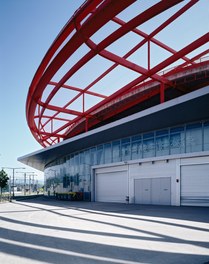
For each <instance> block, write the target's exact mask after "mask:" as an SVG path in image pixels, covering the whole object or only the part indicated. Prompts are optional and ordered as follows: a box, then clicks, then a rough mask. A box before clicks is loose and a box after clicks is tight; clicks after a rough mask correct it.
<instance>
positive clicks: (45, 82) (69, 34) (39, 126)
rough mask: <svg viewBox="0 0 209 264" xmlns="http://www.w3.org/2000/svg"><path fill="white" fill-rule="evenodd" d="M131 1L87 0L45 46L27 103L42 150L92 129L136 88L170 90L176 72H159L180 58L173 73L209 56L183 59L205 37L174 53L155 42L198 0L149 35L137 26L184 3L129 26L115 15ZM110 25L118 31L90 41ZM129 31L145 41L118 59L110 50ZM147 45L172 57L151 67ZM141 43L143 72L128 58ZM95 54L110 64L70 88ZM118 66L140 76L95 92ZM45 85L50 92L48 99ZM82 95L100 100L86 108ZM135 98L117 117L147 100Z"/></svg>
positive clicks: (157, 8)
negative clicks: (155, 85)
mask: <svg viewBox="0 0 209 264" xmlns="http://www.w3.org/2000/svg"><path fill="white" fill-rule="evenodd" d="M134 2H135V0H126V1H118V0H105V1H102V0H87V1H86V2H85V3H84V4H83V5H82V6H81V7H80V8H79V9H78V10H77V11H76V12H75V14H74V15H73V17H72V18H71V19H70V20H69V21H68V23H67V24H66V25H65V26H64V28H63V29H62V31H61V32H60V34H59V35H58V36H57V38H56V39H55V41H54V42H53V44H52V45H51V47H50V48H49V50H48V52H47V53H46V55H45V57H44V58H43V60H42V62H41V64H40V66H39V68H38V70H37V72H36V74H35V76H34V78H33V80H32V83H31V85H30V88H29V92H28V97H27V103H26V115H27V121H28V125H29V127H30V129H31V132H32V134H33V135H34V137H35V138H36V140H37V141H38V142H39V143H40V144H41V145H42V146H44V147H46V146H49V145H52V144H55V143H57V142H60V140H63V139H66V138H68V137H70V136H74V135H76V134H78V133H82V132H84V131H86V130H88V129H91V128H92V127H93V126H94V125H97V124H99V123H100V122H101V120H100V117H99V116H98V113H99V111H101V109H104V108H107V107H108V104H110V103H111V104H114V102H116V101H117V100H120V98H121V97H122V96H126V97H127V96H128V93H130V91H134V90H136V89H138V90H139V89H142V90H143V89H144V88H143V87H144V82H146V83H149V82H153V83H156V82H157V83H159V84H160V85H161V84H162V85H163V86H162V85H161V87H164V86H166V89H167V88H168V87H174V86H175V85H174V83H173V82H172V81H171V80H170V79H169V78H170V77H169V76H171V75H172V74H173V73H174V72H175V69H171V70H170V75H169V74H168V72H167V73H166V74H162V73H160V72H161V71H163V70H165V69H167V68H169V66H170V65H171V64H172V63H174V62H176V61H177V60H179V59H182V60H183V61H184V62H183V63H182V64H181V65H178V66H177V67H176V69H178V71H179V70H182V71H183V70H184V69H185V67H186V66H187V67H188V66H190V65H196V64H197V62H196V59H197V58H198V59H199V58H200V57H201V56H202V55H205V54H206V53H207V52H206V51H205V52H201V53H200V55H199V56H198V55H196V56H195V57H194V58H189V57H187V55H188V54H189V53H191V52H192V51H194V50H196V49H198V48H199V47H200V46H203V45H204V44H206V43H207V42H208V41H209V34H208V33H207V34H205V35H203V36H202V37H200V38H198V39H196V40H195V41H193V42H192V43H190V44H189V45H187V46H185V47H183V48H182V49H180V50H174V49H173V48H171V47H169V46H168V45H166V44H164V43H163V42H161V41H159V40H158V39H157V38H156V35H157V34H158V33H159V32H161V31H162V30H164V29H165V28H166V27H168V26H169V25H170V24H171V23H172V22H173V21H174V20H176V19H178V18H179V17H181V16H182V15H183V14H184V12H186V11H187V10H188V9H189V8H191V7H192V6H193V5H194V4H196V3H197V2H198V1H197V0H191V1H189V3H187V4H185V5H183V6H182V5H181V6H180V7H179V9H178V10H177V11H176V12H174V14H173V15H172V16H171V17H169V18H168V19H165V21H164V22H163V23H161V24H160V25H159V26H158V27H156V28H155V29H154V30H153V31H152V32H151V33H149V34H148V33H145V32H143V31H142V30H140V29H139V26H140V25H142V24H143V23H145V22H147V21H150V20H152V19H153V18H154V17H156V16H157V15H160V14H162V13H163V12H165V11H166V10H168V9H170V8H171V9H172V7H174V6H176V5H177V6H178V4H179V3H180V2H182V1H180V0H171V1H167V0H163V1H160V2H158V3H156V4H155V5H153V6H151V7H149V8H148V9H146V10H145V11H143V12H142V13H139V14H137V15H136V16H135V17H133V18H131V19H129V20H128V21H127V22H125V21H123V20H122V19H121V18H120V17H117V16H120V13H121V12H123V11H124V10H126V9H127V8H128V7H129V6H131V5H132V4H133V3H134ZM110 21H111V22H112V23H115V25H117V27H118V28H117V29H116V30H115V31H113V32H112V33H110V34H109V35H107V36H106V37H104V38H103V39H102V40H100V41H99V42H98V43H96V42H95V41H93V39H94V34H96V33H98V32H100V30H101V28H102V27H104V26H106V25H107V24H108V23H109V22H110ZM129 32H132V33H133V34H135V35H136V36H140V38H143V39H142V40H141V39H140V41H139V42H138V43H137V44H136V45H135V46H134V47H132V48H130V49H129V50H128V52H127V53H126V54H124V55H118V52H117V54H116V53H115V52H113V51H110V50H108V47H109V46H110V45H111V44H112V43H115V42H117V41H118V40H120V39H122V38H123V37H124V36H125V35H126V34H127V33H129ZM151 43H154V44H155V45H157V46H159V47H160V48H162V49H164V50H165V51H166V52H169V53H170V54H171V55H170V56H169V57H167V58H166V59H165V58H164V59H163V60H162V61H161V62H160V63H158V64H157V65H155V66H153V67H152V66H151V59H152V57H151V52H150V44H151ZM145 44H147V68H145V67H144V66H142V65H140V64H139V63H136V62H135V63H134V62H133V61H131V60H130V59H129V58H130V56H131V55H133V54H134V53H135V52H137V51H139V50H140V49H141V48H142V47H143V46H144V45H145ZM82 45H85V46H86V47H87V49H88V51H87V52H86V53H85V54H84V55H83V56H82V57H81V58H80V59H78V61H77V62H75V63H74V64H72V66H71V67H70V68H69V70H68V71H67V72H66V73H64V74H63V75H62V77H61V78H60V79H59V80H56V79H54V78H55V77H56V74H57V73H58V72H59V71H60V69H61V68H62V66H63V65H64V64H65V62H66V61H69V60H71V57H72V56H73V55H74V54H75V53H76V51H77V50H78V49H79V48H80V47H81V46H82ZM96 56H99V57H100V58H103V59H105V60H107V61H109V62H111V64H112V65H111V66H110V67H109V68H108V69H106V70H105V71H103V73H102V74H100V75H99V76H97V77H96V78H95V79H93V80H91V82H90V83H88V84H85V83H84V84H83V87H75V86H73V85H71V84H70V79H71V78H72V77H73V76H75V74H77V73H78V72H79V71H80V70H81V69H82V67H84V66H86V65H87V63H89V62H90V61H91V60H92V59H94V58H95V57H96ZM119 67H122V68H124V69H126V70H129V71H130V72H134V73H135V74H137V75H138V77H137V78H135V79H132V80H131V81H130V82H129V83H128V84H126V85H124V86H121V87H120V88H119V89H118V90H117V91H116V92H113V93H112V94H110V95H109V96H108V95H107V94H106V92H105V89H103V92H102V93H101V92H99V91H97V90H96V89H95V87H96V85H98V84H99V83H100V82H101V81H103V80H104V78H106V77H107V76H108V75H109V74H111V73H112V72H113V71H114V70H115V69H118V68H119ZM96 70H97V69H95V71H96ZM81 77H82V76H81ZM49 87H50V89H51V91H50V93H49V94H48V95H46V94H47V89H49ZM63 90H65V91H70V92H71V94H70V96H69V98H65V99H66V101H67V102H65V104H64V105H63V104H62V103H61V102H60V104H59V105H57V103H56V104H55V103H54V101H53V100H54V98H55V97H56V96H57V95H59V94H61V91H63ZM162 91H164V88H163V89H161V90H158V92H156V91H155V92H154V93H153V92H152V93H151V92H150V95H151V94H152V95H154V94H156V93H162ZM86 96H91V97H92V98H95V100H96V101H99V102H98V103H96V104H95V105H93V106H91V107H90V108H88V109H86ZM137 96H139V98H137V99H136V98H135V99H134V100H133V102H132V103H129V104H128V105H124V106H123V107H121V108H120V109H118V110H117V113H119V112H123V111H125V110H126V109H127V107H131V106H132V105H133V104H134V102H137V103H138V102H140V101H142V100H145V98H147V97H146V96H145V97H144V96H142V94H141V95H140V94H139V95H137ZM140 96H141V98H140ZM163 100H164V96H163V95H162V96H161V101H163ZM75 104H77V109H75ZM110 116H112V114H111V115H109V114H107V115H106V116H103V117H102V118H103V119H102V120H105V119H108V118H109V117H110Z"/></svg>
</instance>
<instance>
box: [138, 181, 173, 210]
mask: <svg viewBox="0 0 209 264" xmlns="http://www.w3.org/2000/svg"><path fill="white" fill-rule="evenodd" d="M134 194H135V195H134V196H135V203H136V204H158V205H170V204H171V180H170V178H169V177H166V178H144V179H135V181H134Z"/></svg>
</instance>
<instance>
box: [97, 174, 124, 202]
mask: <svg viewBox="0 0 209 264" xmlns="http://www.w3.org/2000/svg"><path fill="white" fill-rule="evenodd" d="M127 194H128V177H127V171H117V172H107V173H98V174H96V178H95V200H96V201H97V202H117V203H125V198H126V195H127Z"/></svg>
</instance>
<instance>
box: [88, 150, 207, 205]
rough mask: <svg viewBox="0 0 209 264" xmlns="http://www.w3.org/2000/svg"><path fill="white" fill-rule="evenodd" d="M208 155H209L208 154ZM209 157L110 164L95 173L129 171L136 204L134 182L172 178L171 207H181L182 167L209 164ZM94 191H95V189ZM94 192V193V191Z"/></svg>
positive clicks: (132, 200)
mask: <svg viewBox="0 0 209 264" xmlns="http://www.w3.org/2000/svg"><path fill="white" fill-rule="evenodd" d="M207 154H208V153H207ZM208 163H209V155H205V156H196V157H195V155H194V154H192V157H191V156H190V157H189V155H187V156H186V155H182V156H181V157H168V159H166V158H165V157H162V159H160V157H158V158H156V159H152V160H151V159H150V160H148V159H147V160H139V161H129V162H126V164H124V163H122V162H121V163H120V164H119V163H117V164H109V165H104V166H101V165H100V166H95V167H94V168H93V172H94V173H93V175H95V173H105V172H106V173H108V172H116V171H127V174H128V193H129V202H130V203H134V200H135V199H134V180H136V179H143V178H160V177H170V178H171V205H173V206H180V196H181V190H180V181H181V166H183V165H189V164H208ZM93 190H94V189H93ZM93 192H94V191H93Z"/></svg>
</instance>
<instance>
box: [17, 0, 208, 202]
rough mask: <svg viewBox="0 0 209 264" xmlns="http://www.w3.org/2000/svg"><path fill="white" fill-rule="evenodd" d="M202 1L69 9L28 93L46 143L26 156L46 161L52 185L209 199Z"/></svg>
mask: <svg viewBox="0 0 209 264" xmlns="http://www.w3.org/2000/svg"><path fill="white" fill-rule="evenodd" d="M205 8H206V3H204V1H181V0H176V1H158V0H154V1H145V0H144V1H135V0H126V1H118V0H86V1H85V2H84V3H83V5H82V6H81V7H80V8H79V9H78V10H77V11H76V12H75V13H74V14H73V15H72V17H71V18H70V19H69V21H68V22H67V23H66V24H65V26H64V27H63V29H62V30H61V32H60V33H59V34H58V36H57V38H56V39H55V41H54V42H53V43H52V45H51V46H50V48H49V50H48V51H47V52H46V55H45V56H44V58H43V60H42V62H41V64H40V66H39V67H38V69H37V71H36V73H35V75H34V78H33V80H32V82H31V85H30V87H29V92H28V97H27V102H26V116H27V122H28V126H29V128H30V130H31V133H32V135H33V136H34V138H35V139H36V140H37V141H38V142H39V143H40V144H41V146H43V147H44V149H41V150H40V151H37V152H35V153H31V154H28V155H26V156H24V157H21V158H19V161H21V162H23V163H24V164H27V165H29V166H31V167H34V168H36V169H39V170H42V171H44V174H45V195H47V196H50V197H56V198H57V199H71V200H72V199H74V200H76V199H80V200H87V201H97V202H121V203H123V202H127V203H136V204H160V205H174V206H180V205H198V206H209V107H208V105H209V86H208V85H209V57H208V53H209V48H208V43H209V32H208V27H207V22H206V18H205V17H204V16H202V19H199V18H198V15H199V13H200V10H205ZM187 12H190V13H187ZM201 12H202V11H201ZM188 14H189V15H188ZM195 18H196V19H195ZM204 19H205V20H204ZM191 28H192V30H188V29H191ZM168 33H169V34H168Z"/></svg>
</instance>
